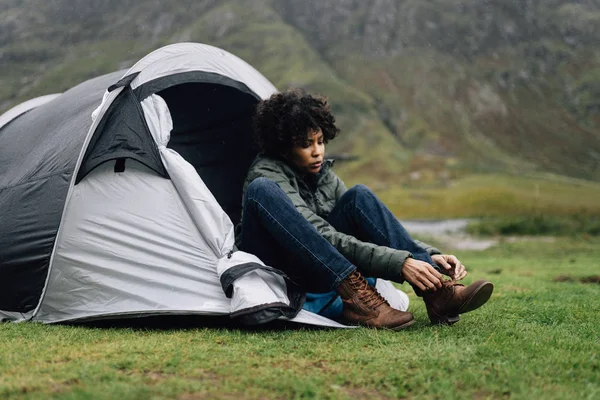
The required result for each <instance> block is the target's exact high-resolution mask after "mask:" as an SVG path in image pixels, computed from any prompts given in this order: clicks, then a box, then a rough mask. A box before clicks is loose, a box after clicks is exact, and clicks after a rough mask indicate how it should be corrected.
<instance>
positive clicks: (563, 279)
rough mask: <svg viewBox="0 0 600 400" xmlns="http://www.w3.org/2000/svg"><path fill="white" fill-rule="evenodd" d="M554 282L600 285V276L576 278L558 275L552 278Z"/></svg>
mask: <svg viewBox="0 0 600 400" xmlns="http://www.w3.org/2000/svg"><path fill="white" fill-rule="evenodd" d="M552 282H581V283H600V275H590V276H584V277H581V278H574V277H572V276H568V275H558V276H555V277H554V278H552Z"/></svg>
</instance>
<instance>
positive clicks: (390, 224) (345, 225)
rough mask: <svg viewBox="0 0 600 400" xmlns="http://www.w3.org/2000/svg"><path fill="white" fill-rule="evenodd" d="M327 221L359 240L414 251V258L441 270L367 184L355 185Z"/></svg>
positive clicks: (341, 199) (345, 194) (339, 201)
mask: <svg viewBox="0 0 600 400" xmlns="http://www.w3.org/2000/svg"><path fill="white" fill-rule="evenodd" d="M327 220H328V222H329V223H330V224H331V225H332V226H333V227H334V228H335V229H337V230H338V231H340V232H344V233H346V234H349V235H352V236H354V237H356V238H357V239H359V240H362V241H365V242H371V243H374V244H377V245H380V246H388V247H391V248H394V249H397V250H407V251H410V252H411V253H412V255H413V258H415V259H417V260H420V261H424V262H426V263H428V264H430V265H431V266H433V267H434V268H435V269H437V270H438V271H439V267H438V265H437V264H436V263H435V262H434V261H433V260H432V259H431V256H430V255H429V253H427V251H426V250H425V249H423V248H422V247H421V246H419V245H418V244H417V243H416V242H415V241H414V239H413V238H412V237H411V236H410V234H409V233H408V232H407V231H406V229H404V227H403V226H402V224H401V223H400V221H398V219H397V218H396V217H395V216H394V214H392V212H391V211H390V210H389V209H388V208H387V207H386V205H385V204H383V202H382V201H381V200H379V198H378V197H377V196H376V195H375V194H374V193H373V192H372V191H371V190H370V189H369V188H368V187H366V186H364V185H357V186H354V187H352V188H351V189H350V190H348V191H347V192H346V193H344V195H343V196H342V197H341V198H340V199H339V200H338V202H337V204H336V205H335V207H334V208H333V210H332V211H331V213H330V214H329V217H328V218H327Z"/></svg>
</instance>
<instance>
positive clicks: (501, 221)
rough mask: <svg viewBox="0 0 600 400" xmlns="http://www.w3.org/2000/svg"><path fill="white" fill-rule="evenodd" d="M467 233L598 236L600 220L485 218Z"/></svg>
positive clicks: (578, 217)
mask: <svg viewBox="0 0 600 400" xmlns="http://www.w3.org/2000/svg"><path fill="white" fill-rule="evenodd" d="M467 232H469V233H472V234H479V235H558V236H572V235H592V236H599V235H600V218H598V217H590V216H588V215H571V216H555V215H544V214H536V215H528V216H517V217H500V218H485V219H482V220H478V221H474V222H471V223H470V224H469V225H468V226H467Z"/></svg>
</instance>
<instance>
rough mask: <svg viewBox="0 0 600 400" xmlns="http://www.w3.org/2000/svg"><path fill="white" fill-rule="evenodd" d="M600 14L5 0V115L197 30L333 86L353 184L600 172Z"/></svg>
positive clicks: (445, 0) (541, 4)
mask: <svg viewBox="0 0 600 400" xmlns="http://www.w3.org/2000/svg"><path fill="white" fill-rule="evenodd" d="M599 22H600V2H599V1H597V0H580V1H562V0H525V1H516V0H488V1H486V2H481V1H476V0H459V1H455V0H430V1H422V0H399V1H392V0H375V1H371V2H364V1H360V0H328V1H320V0H306V1H302V2H298V1H293V0H249V1H244V2H238V1H229V0H223V1H211V0H205V1H193V0H181V1H139V0H138V1H136V0H124V1H117V0H108V1H103V2H88V1H84V0H76V1H72V0H71V1H67V0H52V1H47V2H40V1H35V0H22V1H17V0H0V68H1V71H2V73H1V74H0V110H6V109H8V108H9V107H10V106H12V105H15V104H17V103H18V102H20V101H23V100H26V99H28V98H31V97H34V96H37V95H41V94H46V93H51V92H57V91H63V90H66V89H67V88H69V87H71V86H73V85H74V84H76V83H78V82H80V81H82V80H85V79H88V78H90V77H92V76H96V75H99V74H102V73H106V72H110V71H113V70H116V69H120V68H126V67H128V66H130V65H132V64H133V63H134V62H135V61H137V59H139V58H140V57H142V56H143V55H145V54H147V53H148V52H149V51H151V50H153V49H155V48H157V47H160V46H162V45H165V44H168V43H174V42H179V41H197V42H203V43H209V44H213V45H215V46H219V47H222V48H224V49H226V50H229V51H231V52H233V53H234V54H236V55H238V56H240V57H242V58H243V59H245V60H246V61H248V62H249V63H251V64H252V65H254V66H255V67H256V68H257V69H258V70H259V71H261V72H262V73H263V74H264V75H265V76H267V78H269V79H270V80H271V81H272V82H273V83H274V84H275V85H276V86H277V87H279V88H280V89H285V88H286V87H291V86H296V87H297V86H300V87H304V88H306V89H307V90H310V91H316V92H320V93H323V94H326V95H327V96H328V97H329V98H330V99H331V101H332V103H333V105H334V111H335V112H336V115H337V116H338V120H339V123H340V126H341V127H342V129H343V134H342V135H341V136H340V138H339V139H336V140H335V141H334V142H332V144H331V146H330V147H329V150H330V151H331V152H332V153H335V154H347V155H352V156H353V157H356V158H357V160H356V161H353V162H349V163H340V164H338V167H339V169H340V172H341V174H342V175H343V176H344V177H346V179H348V180H349V181H350V182H355V181H361V180H362V181H365V180H367V179H368V181H369V182H370V183H371V185H372V186H375V187H376V188H377V187H379V188H385V187H388V186H390V185H391V186H393V185H396V184H398V183H402V182H404V183H409V182H411V181H412V180H415V179H417V180H418V182H419V183H420V184H425V185H433V186H435V185H446V184H448V182H450V181H451V180H452V179H454V178H459V177H462V176H465V175H468V174H471V173H473V172H486V171H488V172H494V171H509V172H513V173H519V174H522V173H535V172H544V171H549V172H553V173H557V174H561V175H569V176H573V177H578V178H584V179H591V180H600V128H599V126H600V50H599V49H598V45H597V43H600V28H599V27H600V23H599Z"/></svg>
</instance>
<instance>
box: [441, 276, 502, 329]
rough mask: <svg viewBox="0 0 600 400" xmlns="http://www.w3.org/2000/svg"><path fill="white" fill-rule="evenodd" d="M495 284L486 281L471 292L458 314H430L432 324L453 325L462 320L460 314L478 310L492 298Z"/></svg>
mask: <svg viewBox="0 0 600 400" xmlns="http://www.w3.org/2000/svg"><path fill="white" fill-rule="evenodd" d="M493 291H494V285H493V284H492V283H491V282H485V283H484V284H483V285H481V286H479V287H478V288H477V289H475V290H474V291H473V293H471V296H469V298H468V299H467V301H465V302H464V304H463V305H462V307H460V308H459V309H458V314H457V315H437V314H434V315H431V314H430V315H429V319H430V321H431V323H432V324H437V325H453V324H455V323H457V322H458V321H460V315H459V314H464V313H468V312H470V311H473V310H476V309H478V308H479V307H481V306H482V305H484V304H485V303H487V301H488V300H489V299H490V297H491V296H492V292H493Z"/></svg>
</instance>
